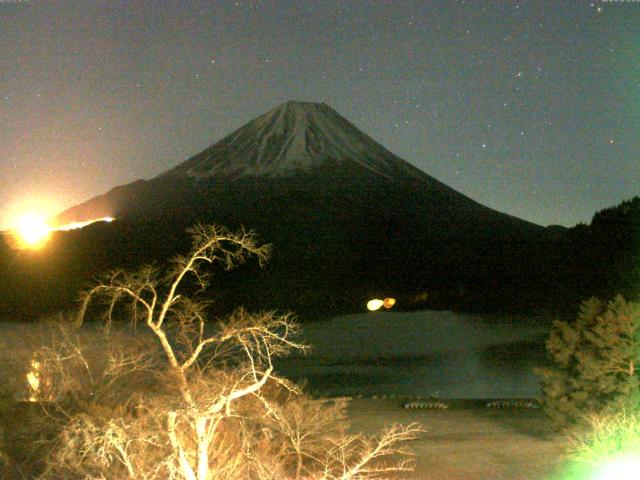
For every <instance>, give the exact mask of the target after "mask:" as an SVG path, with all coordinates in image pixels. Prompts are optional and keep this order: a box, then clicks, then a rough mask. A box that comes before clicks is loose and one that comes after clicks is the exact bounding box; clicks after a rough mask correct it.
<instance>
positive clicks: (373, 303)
mask: <svg viewBox="0 0 640 480" xmlns="http://www.w3.org/2000/svg"><path fill="white" fill-rule="evenodd" d="M383 305H384V300H380V299H379V298H374V299H373V300H369V301H368V302H367V309H368V310H369V311H371V312H375V311H376V310H379V309H380V307H382V306H383Z"/></svg>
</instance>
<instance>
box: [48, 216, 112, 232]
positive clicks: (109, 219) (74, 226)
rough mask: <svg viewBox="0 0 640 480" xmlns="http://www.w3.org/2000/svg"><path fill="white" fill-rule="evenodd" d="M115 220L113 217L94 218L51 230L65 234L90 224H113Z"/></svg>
mask: <svg viewBox="0 0 640 480" xmlns="http://www.w3.org/2000/svg"><path fill="white" fill-rule="evenodd" d="M114 220H115V218H114V217H102V218H94V219H91V220H85V221H84V222H72V223H67V224H66V225H60V226H59V227H56V228H53V229H52V230H56V231H60V232H67V231H69V230H76V229H78V228H84V227H86V226H87V225H91V224H92V223H96V222H108V223H110V222H113V221H114Z"/></svg>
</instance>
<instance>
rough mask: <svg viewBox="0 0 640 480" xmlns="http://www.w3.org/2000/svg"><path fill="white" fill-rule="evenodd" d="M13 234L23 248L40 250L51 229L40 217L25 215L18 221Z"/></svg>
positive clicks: (31, 214) (32, 214)
mask: <svg viewBox="0 0 640 480" xmlns="http://www.w3.org/2000/svg"><path fill="white" fill-rule="evenodd" d="M14 232H15V233H16V234H17V236H18V239H19V241H20V244H21V245H22V246H23V247H24V248H40V247H42V246H43V245H44V244H45V243H46V241H47V239H48V238H49V233H50V232H51V227H49V225H48V224H47V222H46V220H45V218H44V217H43V216H42V215H38V214H35V213H27V214H25V215H22V216H21V217H20V218H19V219H18V221H17V223H16V226H15V228H14Z"/></svg>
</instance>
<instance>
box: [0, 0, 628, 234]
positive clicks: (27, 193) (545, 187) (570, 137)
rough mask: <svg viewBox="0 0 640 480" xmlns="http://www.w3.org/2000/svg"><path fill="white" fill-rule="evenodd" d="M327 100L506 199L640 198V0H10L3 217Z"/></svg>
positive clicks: (579, 205) (51, 205) (578, 204)
mask: <svg viewBox="0 0 640 480" xmlns="http://www.w3.org/2000/svg"><path fill="white" fill-rule="evenodd" d="M292 99H295V100H304V101H317V102H325V103H327V104H329V105H331V106H332V107H333V108H335V109H336V110H338V112H340V113H341V114H342V115H343V116H345V117H346V118H347V119H348V120H350V121H351V122H353V123H354V124H355V125H356V126H357V127H358V128H360V129H361V130H363V131H364V132H365V133H367V134H369V135H370V136H372V137H373V138H374V139H375V140H377V141H378V142H380V143H382V144H383V145H384V146H386V147H387V148H388V149H390V150H391V151H393V152H394V153H396V154H398V155H399V156H400V157H402V158H404V159H405V160H407V161H409V162H411V163H413V164H414V165H416V166H417V167H419V168H420V169H422V170H424V171H425V172H426V173H428V174H430V175H432V176H434V177H435V178H437V179H439V180H440V181H442V182H444V183H446V184H447V185H449V186H451V187H452V188H454V189H456V190H458V191H459V192H461V193H464V194H466V195H468V196H470V197H471V198H473V199H475V200H477V201H479V202H480V203H482V204H484V205H487V206H489V207H492V208H495V209H497V210H500V211H503V212H506V213H509V214H512V215H515V216H518V217H521V218H524V219H526V220H530V221H533V222H535V223H538V224H542V225H549V224H561V225H565V226H571V225H574V224H576V223H578V222H589V221H590V219H591V216H592V215H593V213H595V212H596V211H597V210H599V209H602V208H604V207H608V206H612V205H615V204H617V203H620V202H621V201H622V200H624V199H628V198H631V197H632V196H634V195H638V194H640V1H638V2H633V1H629V0H627V2H622V1H620V2H615V1H610V2H603V1H582V0H563V1H543V0H535V1H518V2H514V1H509V2H498V1H486V2H473V1H465V0H460V1H453V0H451V1H442V2H426V1H422V2H421V1H416V2H412V1H400V0H398V1H394V2H390V1H389V2H382V1H377V2H373V1H370V2H364V1H353V0H349V1H342V2H335V1H319V0H311V1H295V2H294V1H291V2H285V1H264V2H247V1H238V2H234V1H208V2H200V1H190V0H173V1H169V0H162V1H142V0H131V1H116V0H108V1H91V0H83V1H78V0H72V1H71V0H70V1H53V0H51V1H48V0H28V1H27V0H22V1H20V0H0V122H1V129H0V171H1V172H2V174H1V175H0V225H2V224H3V223H4V224H5V225H7V224H8V222H9V221H10V219H11V218H12V216H15V215H16V214H17V213H18V212H20V211H22V210H24V209H26V208H32V209H33V208H35V209H43V210H44V211H45V212H46V213H49V214H53V213H57V211H59V210H62V209H63V208H66V207H69V206H72V205H74V204H77V203H79V202H81V201H83V200H86V199H88V198H90V197H93V196H95V195H97V194H100V193H104V192H105V191H107V190H109V189H110V188H112V187H114V186H116V185H120V184H124V183H128V182H131V181H133V180H136V179H138V178H151V177H153V176H155V175H157V174H159V173H160V172H162V171H164V170H166V169H168V168H169V167H171V166H174V165H177V164H178V163H180V162H182V161H184V160H186V159H187V158H189V157H190V156H192V155H194V154H196V153H198V152H199V151H201V150H202V149H204V148H205V147H207V146H209V145H211V144H212V143H214V142H215V141H217V140H219V139H220V138H222V137H223V136H224V135H226V134H227V133H230V132H231V131H232V130H234V129H235V128H237V127H239V126H241V125H242V124H244V123H245V122H247V121H249V120H251V119H252V118H254V117H256V116H258V115H260V114H262V113H264V112H266V111H268V110H269V109H271V108H273V107H275V106H277V105H279V104H280V103H283V102H286V101H287V100H292Z"/></svg>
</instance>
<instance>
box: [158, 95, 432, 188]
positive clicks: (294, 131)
mask: <svg viewBox="0 0 640 480" xmlns="http://www.w3.org/2000/svg"><path fill="white" fill-rule="evenodd" d="M327 164H331V165H333V166H334V167H340V166H344V165H345V164H353V165H358V166H360V167H362V168H365V169H367V170H369V171H371V172H372V173H375V174H376V175H380V176H384V177H388V178H390V177H393V176H397V175H399V174H402V175H404V176H413V177H419V176H421V175H424V173H423V172H421V171H420V170H418V169H417V168H415V167H413V166H412V165H410V164H409V163H407V162H405V161H404V160H402V159H400V158H399V157H397V156H396V155H394V154H393V153H391V152H390V151H388V150H387V149H386V148H384V147H383V146H382V145H380V144H378V143H377V142H375V141H374V140H373V139H371V138H370V137H369V136H367V135H365V134H364V133H362V132H361V131H360V130H358V129H357V128H356V127H355V126H354V125H353V124H351V123H350V122H349V121H347V120H346V119H345V118H344V117H342V116H341V115H340V114H339V113H338V112H336V111H335V110H334V109H333V108H331V107H329V106H328V105H326V104H324V103H312V102H296V101H290V102H287V103H284V104H282V105H280V106H278V107H276V108H274V109H273V110H271V111H269V112H267V113H265V114H264V115H261V116H259V117H258V118H256V119H255V120H252V121H250V122H249V123H247V124H246V125H244V126H243V127H241V128H239V129H238V130H236V131H235V132H233V133H231V134H230V135H228V136H227V137H225V138H223V139H222V140H220V141H219V142H217V143H215V144H214V145H212V146H211V147H209V148H207V149H206V150H204V151H203V152H201V153H199V154H197V155H195V156H194V157H192V158H191V159H189V160H187V161H186V162H184V163H182V164H180V165H178V166H177V167H175V168H173V169H171V170H169V171H167V172H165V173H163V174H162V175H163V176H164V175H167V176H187V177H214V176H224V177H240V176H246V175H250V176H253V175H267V176H270V177H282V176H291V175H295V174H296V173H300V172H304V171H309V170H311V169H313V168H314V167H319V166H326V165H327Z"/></svg>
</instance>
